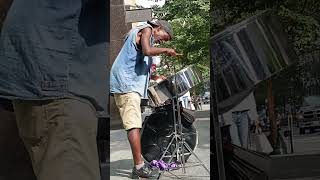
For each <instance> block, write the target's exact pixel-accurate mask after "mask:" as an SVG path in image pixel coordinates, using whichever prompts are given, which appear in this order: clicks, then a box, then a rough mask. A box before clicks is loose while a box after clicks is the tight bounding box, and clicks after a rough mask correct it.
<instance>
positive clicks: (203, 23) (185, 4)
mask: <svg viewBox="0 0 320 180" xmlns="http://www.w3.org/2000/svg"><path fill="white" fill-rule="evenodd" d="M209 4H210V2H209V0H197V1H194V0H193V1H184V0H168V1H166V4H165V5H164V6H163V7H162V8H155V9H154V14H155V18H158V19H164V20H167V21H169V22H170V23H171V25H172V27H173V30H174V34H175V38H174V39H173V40H172V41H170V42H168V43H167V44H166V45H165V46H169V47H174V48H175V49H176V50H177V52H179V53H182V54H183V56H182V58H181V60H177V59H174V58H170V57H163V61H162V62H163V63H167V64H169V65H168V66H166V65H165V64H163V65H162V67H163V68H160V70H159V73H160V74H164V75H168V74H170V72H169V71H170V68H169V67H172V64H175V65H176V67H177V69H181V68H183V67H185V66H187V65H191V64H193V65H196V66H197V67H198V68H199V69H200V71H201V72H202V75H203V77H204V79H205V80H209V72H210V71H209V69H210V68H209V60H210V57H209V34H210V23H209V21H210V14H209V10H210V6H209ZM170 63H171V64H170ZM199 91H200V90H199Z"/></svg>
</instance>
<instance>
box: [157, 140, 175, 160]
mask: <svg viewBox="0 0 320 180" xmlns="http://www.w3.org/2000/svg"><path fill="white" fill-rule="evenodd" d="M174 139H176V137H175V135H173V137H172V138H171V140H170V142H169V144H168V146H167V147H166V150H165V151H164V153H163V154H162V156H161V158H160V160H162V159H163V158H164V156H165V155H166V154H167V152H168V150H169V148H170V146H171V144H172V143H173V140H174Z"/></svg>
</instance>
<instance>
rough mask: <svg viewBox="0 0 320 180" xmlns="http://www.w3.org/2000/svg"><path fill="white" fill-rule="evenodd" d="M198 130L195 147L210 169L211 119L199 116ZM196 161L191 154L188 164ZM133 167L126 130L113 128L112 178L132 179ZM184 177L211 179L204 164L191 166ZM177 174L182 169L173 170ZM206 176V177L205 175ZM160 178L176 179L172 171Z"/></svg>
mask: <svg viewBox="0 0 320 180" xmlns="http://www.w3.org/2000/svg"><path fill="white" fill-rule="evenodd" d="M194 125H195V126H196V129H197V131H198V145H197V147H196V149H195V153H196V155H197V156H198V157H199V158H200V159H201V161H203V163H204V164H205V166H206V167H207V168H209V169H210V119H209V118H208V117H207V118H199V119H196V121H195V122H194ZM192 162H196V158H195V157H194V156H191V157H190V159H189V160H188V163H187V165H190V164H191V163H192ZM132 167H133V161H132V154H131V150H130V145H129V143H128V140H127V136H126V132H125V130H123V129H121V130H111V132H110V179H111V180H125V179H130V175H131V169H132ZM186 171H187V173H186V174H185V175H184V176H186V175H187V177H183V178H182V179H190V180H191V179H200V180H207V179H210V177H209V174H208V173H207V172H206V171H205V169H204V168H203V167H202V166H196V167H190V168H187V169H186ZM172 172H173V173H174V174H176V175H181V174H182V170H176V171H172ZM204 176H206V177H204ZM160 179H176V177H175V176H174V175H172V174H170V173H164V174H163V175H162V176H161V178H160Z"/></svg>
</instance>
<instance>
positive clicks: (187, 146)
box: [184, 143, 210, 174]
mask: <svg viewBox="0 0 320 180" xmlns="http://www.w3.org/2000/svg"><path fill="white" fill-rule="evenodd" d="M184 145H185V146H186V148H187V149H188V151H189V152H190V153H191V154H193V155H194V156H195V157H196V158H197V159H198V161H199V162H200V164H201V165H202V166H203V167H204V168H205V169H206V170H207V172H208V173H209V174H210V170H209V169H208V168H207V167H206V166H205V165H204V164H203V162H202V161H201V160H200V159H199V157H198V156H197V155H196V153H194V152H193V151H192V149H191V148H190V146H189V145H188V144H187V143H184Z"/></svg>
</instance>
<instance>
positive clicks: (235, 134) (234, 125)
mask: <svg viewBox="0 0 320 180" xmlns="http://www.w3.org/2000/svg"><path fill="white" fill-rule="evenodd" d="M230 137H231V142H232V144H234V145H237V146H240V147H241V141H240V138H239V130H238V116H237V114H234V113H232V121H231V126H230Z"/></svg>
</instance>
